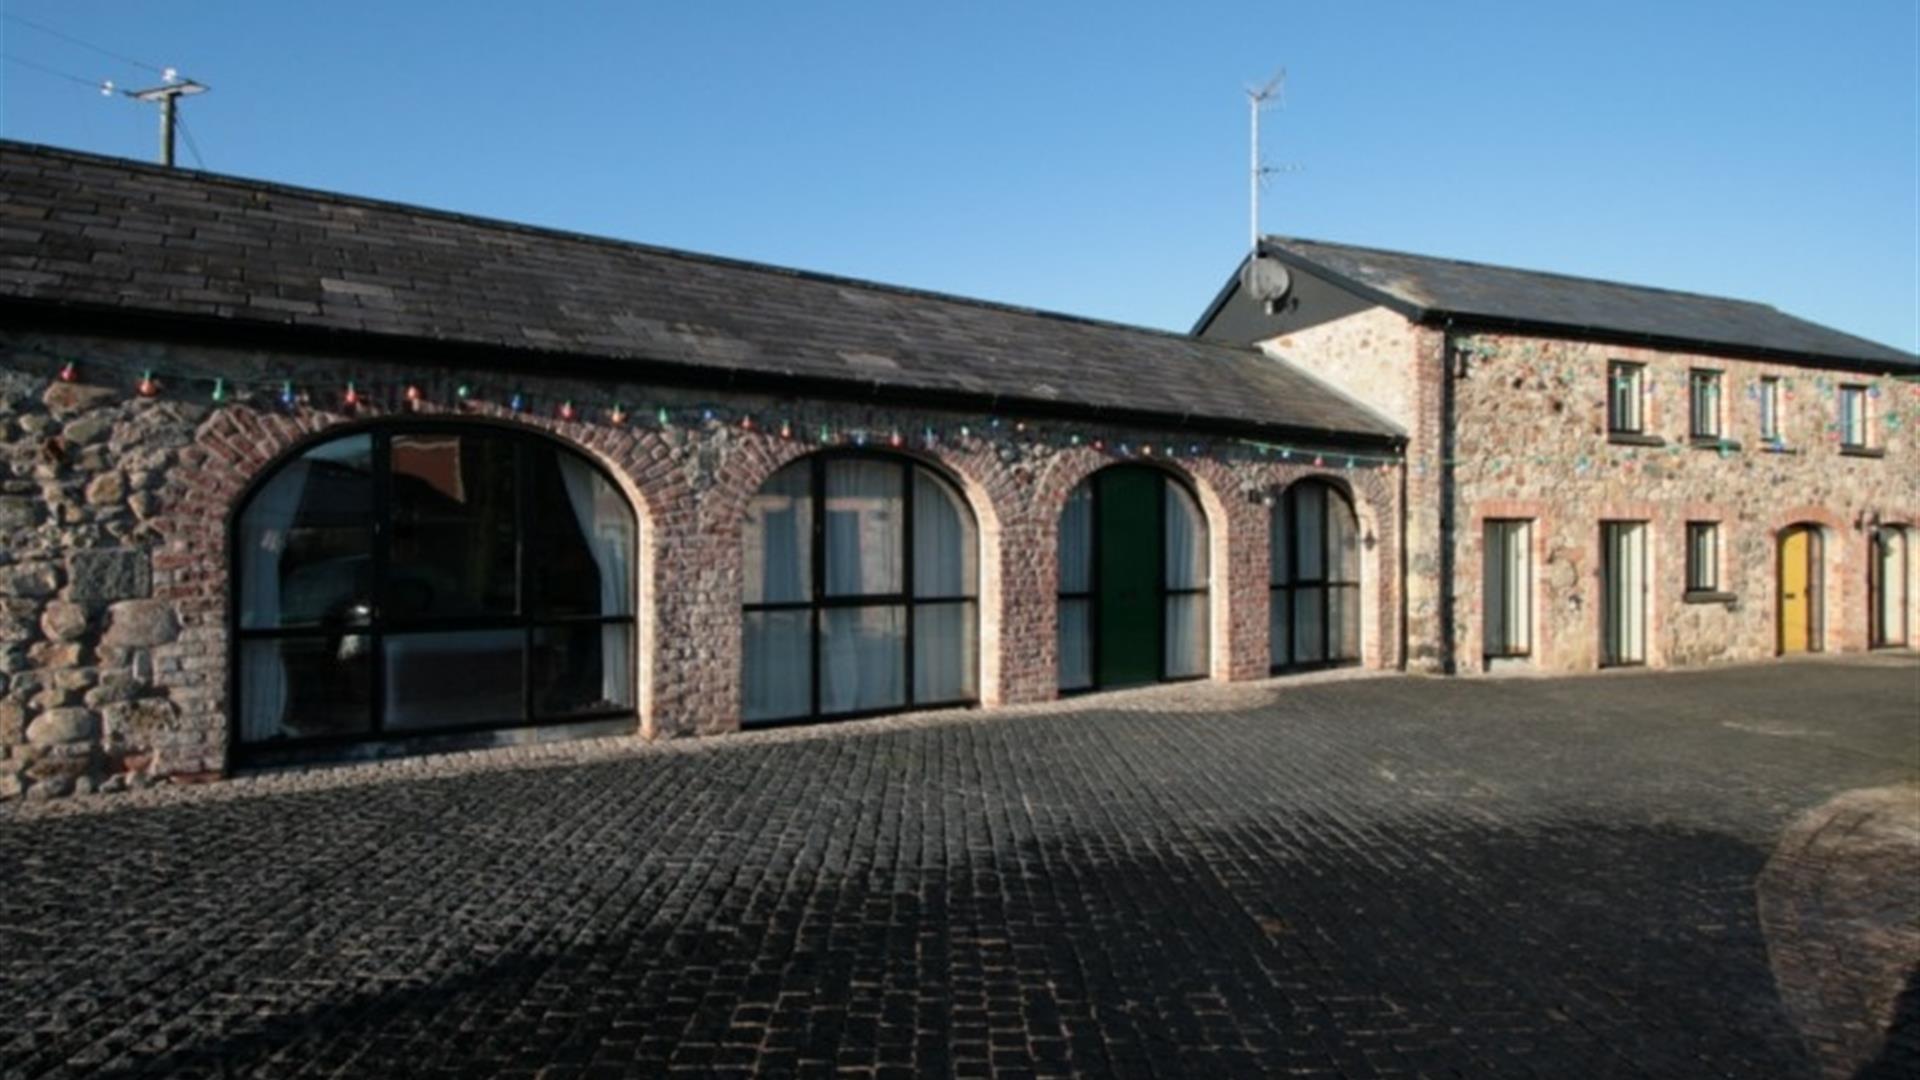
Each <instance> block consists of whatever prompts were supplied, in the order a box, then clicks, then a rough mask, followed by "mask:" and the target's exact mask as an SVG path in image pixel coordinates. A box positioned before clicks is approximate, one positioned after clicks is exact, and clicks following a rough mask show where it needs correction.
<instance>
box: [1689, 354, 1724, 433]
mask: <svg viewBox="0 0 1920 1080" xmlns="http://www.w3.org/2000/svg"><path fill="white" fill-rule="evenodd" d="M1688 401H1689V403H1690V410H1689V411H1690V414H1691V415H1692V417H1693V420H1692V426H1691V429H1690V433H1691V434H1692V435H1693V437H1694V438H1696V439H1718V438H1719V437H1720V373H1719V372H1717V371H1695V372H1694V373H1693V375H1692V377H1691V378H1690V379H1689V380H1688Z"/></svg>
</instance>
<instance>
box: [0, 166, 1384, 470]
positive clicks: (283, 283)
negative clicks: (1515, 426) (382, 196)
mask: <svg viewBox="0 0 1920 1080" xmlns="http://www.w3.org/2000/svg"><path fill="white" fill-rule="evenodd" d="M0 305H5V306H6V307H7V308H11V309H13V310H15V311H20V310H22V309H35V310H42V311H45V310H47V309H55V310H62V311H67V312H93V313H102V314H104V313H106V312H114V313H123V314H133V315H141V316H166V317H170V318H178V319H186V320H190V321H191V323H192V325H193V327H194V328H195V329H196V330H207V331H210V332H213V333H218V332H220V331H228V332H231V331H232V330H234V329H236V328H255V327H275V328H279V329H280V330H285V331H297V332H300V334H302V335H305V334H309V333H311V334H314V335H322V336H333V337H335V338H336V339H337V338H338V337H339V336H341V335H346V336H349V337H351V338H353V339H355V340H365V336H366V335H374V336H378V337H380V338H383V339H391V340H399V341H433V342H438V343H443V344H447V343H450V344H453V345H458V346H473V347H476V348H477V349H489V350H497V349H503V348H504V349H510V350H513V351H514V352H513V353H512V354H510V355H512V356H516V357H520V358H523V359H525V360H528V361H537V360H538V359H539V358H540V357H541V356H556V357H568V358H572V359H573V360H582V359H584V360H588V361H591V362H592V364H593V365H594V366H595V367H597V366H598V365H599V364H600V363H605V364H606V365H608V368H607V370H608V372H609V374H613V373H616V372H617V374H618V375H619V376H621V377H625V378H633V379H641V380H644V379H647V378H648V377H649V375H650V374H652V375H659V376H666V375H674V376H676V377H678V378H680V379H681V380H683V381H684V380H687V379H689V378H692V379H694V380H695V381H700V380H707V381H712V382H715V383H717V384H718V383H724V384H727V385H741V386H746V385H756V386H764V387H768V388H774V389H778V388H782V387H786V388H799V387H805V388H806V391H805V392H816V391H817V392H823V393H842V392H844V393H846V394H849V395H858V396H862V397H866V396H873V395H875V393H876V391H877V390H881V389H884V390H886V391H889V392H892V393H894V394H896V395H898V394H900V393H902V392H905V393H910V394H911V395H912V400H914V401H916V402H924V403H926V404H929V405H939V404H950V405H954V406H955V407H960V406H961V405H962V404H965V405H968V406H979V405H991V406H992V407H997V408H1002V409H1006V410H1007V411H1016V410H1017V409H1019V408H1020V406H1021V405H1022V403H1026V404H1028V405H1030V406H1033V407H1040V408H1044V409H1045V410H1046V411H1050V412H1056V413H1058V412H1086V413H1098V414H1100V415H1102V416H1108V417H1113V418H1125V419H1128V420H1134V419H1140V418H1159V419H1165V420H1171V421H1178V422H1185V423H1188V424H1193V425H1202V424H1207V423H1211V424H1214V425H1219V426H1226V427H1231V428H1236V429H1245V430H1246V432H1247V433H1253V434H1257V433H1259V432H1262V431H1271V432H1275V433H1279V432H1289V433H1292V434H1294V435H1295V436H1296V437H1298V436H1301V435H1308V434H1314V433H1321V432H1331V433H1341V434H1342V435H1344V436H1346V437H1356V436H1357V437H1360V438H1361V439H1363V440H1364V441H1383V440H1388V439H1394V438H1397V437H1398V435H1399V431H1398V429H1397V428H1396V427H1395V426H1394V425H1393V424H1392V423H1391V422H1390V421H1388V420H1386V419H1384V418H1383V417H1381V416H1380V415H1379V414H1377V413H1375V412H1373V411H1372V410H1370V409H1368V408H1367V407H1365V406H1364V405H1361V404H1359V403H1357V402H1355V401H1353V400H1351V399H1349V398H1347V397H1345V396H1343V395H1340V394H1338V393H1337V392H1335V391H1332V390H1331V389H1328V388H1327V387H1325V386H1324V385H1322V384H1320V383H1319V382H1317V381H1315V380H1313V379H1312V378H1310V377H1309V376H1306V375H1304V374H1302V373H1301V372H1299V371H1296V370H1294V369H1293V368H1292V367H1291V366H1290V365H1286V364H1281V363H1275V362H1274V361H1273V360H1272V359H1270V358H1268V357H1266V356H1264V355H1263V354H1261V353H1260V352H1258V351H1257V350H1254V349H1251V348H1245V347H1240V346H1233V345H1226V344H1220V343H1214V342H1204V341H1200V340H1198V339H1195V338H1192V337H1189V336H1186V335H1182V334H1173V333H1167V332H1163V331H1157V330H1149V329H1143V328H1139V327H1132V326H1123V325H1118V324H1114V323H1107V322H1099V321H1095V320H1091V319H1083V318H1076V317H1072V316H1066V315H1057V314H1050V313H1046V312H1039V311H1032V310H1028V309H1024V308H1018V307H1012V306H1008V305H1004V304H995V303H988V302H984V301H978V300H968V299H963V298H959V297H953V296H945V295H939V294H935V293H929V292H921V291H916V290H912V289H903V288H895V287H891V286H885V285H877V284H873V283H871V282H864V281H855V280H850V279H845V278H836V277H829V276H826V275H821V274H813V273H804V272H800V271H795V270H787V269H781V268H778V267H773V266H765V265H760V264H754V263H746V262H738V261H732V260H727V259H720V258H713V257H709V256H703V255H696V254H691V253H688V252H684V251H674V250H670V249H666V248H658V247H649V246H645V245H641V244H634V243H626V242H622V241H616V240H609V239H603V238H599V237H592V236H584V235H579V234H574V233H567V232H560V231H555V230H551V229H540V228H533V227H529V226H524V225H516V224H511V223H507V222H500V221H491V220H485V219H481V218H475V217H468V216H464V215H460V214H452V213H445V212H441V211H436V210H426V209H421V208H418V207H413V206H404V205H399V204H394V203H385V202H376V201H373V200H369V199H361V198H355V197H351V196H345V195H338V194H331V193H327V192H320V191H312V190H306V189H300V188H293V187H287V186H284V185H280V184H270V183H262V182H258V181H252V180H243V179H236V178H232V177H225V176H213V175H208V174H205V173H197V172H189V171H185V170H178V169H164V168H160V167H157V166H152V165H145V164H139V163H135V162H130V161H125V160H121V159H116V158H105V157H98V156H94V155H88V154H79V153H74V152H71V151H64V150H56V149H51V148H47V147H42V146H34V145H29V144H23V143H18V142H8V141H0ZM795 392H802V391H801V390H799V389H795Z"/></svg>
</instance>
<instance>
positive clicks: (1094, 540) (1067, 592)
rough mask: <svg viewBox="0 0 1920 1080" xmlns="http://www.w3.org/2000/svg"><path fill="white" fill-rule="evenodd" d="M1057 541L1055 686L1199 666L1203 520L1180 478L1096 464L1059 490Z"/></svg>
mask: <svg viewBox="0 0 1920 1080" xmlns="http://www.w3.org/2000/svg"><path fill="white" fill-rule="evenodd" d="M1057 544H1058V546H1057V549H1056V560H1057V561H1056V566H1057V567H1058V574H1059V586H1058V589H1059V592H1058V595H1057V601H1058V604H1059V608H1058V612H1059V618H1058V640H1057V645H1058V662H1059V680H1060V682H1059V685H1060V689H1061V690H1062V691H1063V692H1073V691H1079V690H1092V689H1096V688H1100V687H1114V686H1131V685H1136V684H1139V683H1150V682H1156V681H1164V680H1172V679H1191V678H1199V677H1201V676H1204V675H1205V674H1206V673H1207V656H1208V641H1207V578H1208V567H1207V522H1206V518H1205V517H1204V516H1203V515H1202V514H1201V512H1200V504H1199V502H1198V501H1196V500H1195V499H1194V497H1193V493H1192V492H1191V491H1189V490H1188V489H1187V487H1186V485H1185V484H1182V483H1181V482H1180V481H1179V480H1177V479H1175V478H1173V477H1172V476H1169V475H1168V474H1166V473H1163V472H1161V471H1159V470H1158V469H1153V468H1148V467H1145V466H1138V465H1115V466H1112V467H1110V468H1106V469H1102V470H1101V471H1099V472H1097V473H1095V474H1093V475H1092V476H1090V477H1088V478H1087V479H1085V480H1083V481H1081V482H1080V484H1079V485H1078V486H1076V487H1075V488H1074V489H1073V490H1072V491H1071V492H1069V493H1068V495H1067V504H1066V506H1065V508H1064V509H1062V510H1061V512H1060V531H1059V536H1058V541H1057Z"/></svg>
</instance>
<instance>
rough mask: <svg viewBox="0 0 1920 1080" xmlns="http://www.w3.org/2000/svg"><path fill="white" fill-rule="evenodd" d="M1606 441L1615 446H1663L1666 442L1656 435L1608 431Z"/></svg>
mask: <svg viewBox="0 0 1920 1080" xmlns="http://www.w3.org/2000/svg"><path fill="white" fill-rule="evenodd" d="M1607 441H1608V442H1610V443H1613V444H1615V445H1617V446H1665V445H1667V440H1665V439H1663V438H1661V437H1660V436H1658V435H1643V434H1641V433H1640V432H1638V431H1609V432H1607Z"/></svg>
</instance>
